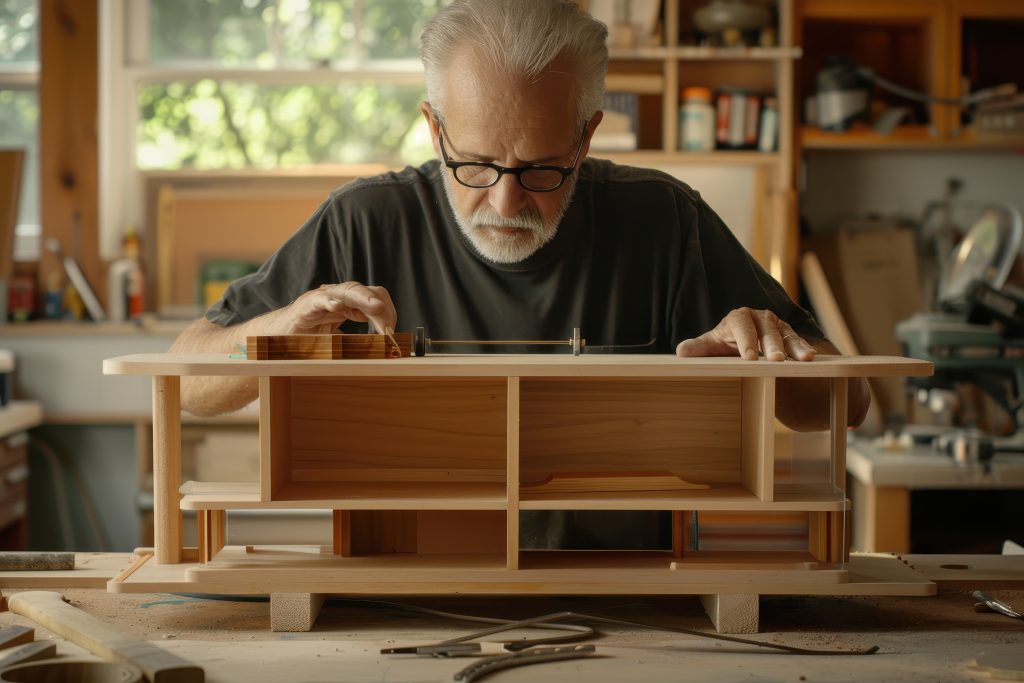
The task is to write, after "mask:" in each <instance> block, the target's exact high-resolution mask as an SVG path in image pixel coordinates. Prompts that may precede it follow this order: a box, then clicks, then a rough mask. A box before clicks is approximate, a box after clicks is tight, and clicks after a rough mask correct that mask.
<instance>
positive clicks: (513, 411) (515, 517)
mask: <svg viewBox="0 0 1024 683" xmlns="http://www.w3.org/2000/svg"><path fill="white" fill-rule="evenodd" d="M520 388H521V387H520V382H519V378H518V377H509V378H508V385H507V389H506V391H507V392H508V394H507V396H506V397H505V407H506V421H505V448H506V451H505V463H506V464H505V467H506V470H505V482H506V504H507V508H506V510H505V525H506V526H505V567H506V568H507V569H518V568H519V482H520V467H521V465H520V463H521V454H520V445H521V438H520V433H519V430H520V427H521V425H520V415H521V412H522V405H521V395H520Z"/></svg>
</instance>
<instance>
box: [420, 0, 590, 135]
mask: <svg viewBox="0 0 1024 683" xmlns="http://www.w3.org/2000/svg"><path fill="white" fill-rule="evenodd" d="M607 37H608V29H607V27H606V26H605V25H604V24H602V23H601V22H600V21H598V20H596V19H594V18H593V17H592V16H590V15H589V14H587V13H586V12H584V11H582V10H581V9H580V8H579V7H577V6H576V3H575V2H571V1H570V0H455V2H453V3H452V4H451V5H449V6H448V7H446V8H444V9H442V10H441V11H440V12H438V13H437V14H436V15H434V17H433V18H432V19H431V20H430V21H428V22H427V24H426V26H425V27H424V29H423V35H422V36H421V37H420V58H421V59H422V60H423V67H424V70H425V72H426V81H427V99H428V100H429V101H430V104H431V106H432V107H433V108H434V110H435V112H437V115H438V116H441V115H442V112H443V111H444V109H445V102H444V93H445V87H444V82H445V77H446V76H447V71H448V67H449V66H450V65H451V63H452V59H453V57H454V55H455V53H456V52H457V51H459V50H461V49H464V48H466V47H469V48H470V49H472V50H473V51H474V52H476V54H477V55H478V56H480V57H482V58H483V59H485V60H487V61H488V62H490V64H491V65H493V66H494V67H495V68H496V69H498V71H499V73H502V74H506V75H509V76H525V77H526V78H528V79H534V78H538V77H539V76H540V75H541V73H542V72H543V71H544V70H545V69H546V68H547V67H548V66H549V65H550V64H551V62H553V61H554V60H555V58H557V57H559V56H562V57H565V58H567V59H568V60H569V62H570V63H571V64H572V65H573V68H574V70H575V72H576V74H575V75H576V82H577V84H578V87H577V88H576V92H575V93H574V95H575V97H576V113H577V114H578V116H579V119H580V120H584V119H589V118H590V117H591V116H593V115H594V112H596V111H598V110H599V109H601V108H602V106H603V103H604V76H605V72H606V71H607V69H608V47H607V46H606V44H605V41H606V39H607Z"/></svg>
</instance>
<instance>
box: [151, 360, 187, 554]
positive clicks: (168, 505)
mask: <svg viewBox="0 0 1024 683" xmlns="http://www.w3.org/2000/svg"><path fill="white" fill-rule="evenodd" d="M180 486H181V380H180V379H179V378H178V377H168V376H156V377H154V378H153V528H154V531H153V539H154V544H155V545H156V560H157V562H160V563H161V564H174V563H177V562H181V510H180V508H179V499H180V497H179V495H178V488H179V487H180Z"/></svg>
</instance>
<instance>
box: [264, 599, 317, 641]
mask: <svg viewBox="0 0 1024 683" xmlns="http://www.w3.org/2000/svg"><path fill="white" fill-rule="evenodd" d="M325 597H326V596H325V595H323V594H322V593H271V594H270V630H271V631H276V632H288V633H298V632H305V631H309V630H311V629H312V628H313V624H315V623H316V618H317V615H319V614H320V608H321V607H322V606H323V604H324V598H325Z"/></svg>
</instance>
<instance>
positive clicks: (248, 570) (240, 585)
mask: <svg viewBox="0 0 1024 683" xmlns="http://www.w3.org/2000/svg"><path fill="white" fill-rule="evenodd" d="M300 550H301V549H300ZM663 555H664V557H662V558H659V557H647V558H635V559H631V560H630V562H629V563H628V564H627V568H628V569H629V571H628V574H624V573H623V572H624V569H623V567H622V566H618V567H612V568H580V567H578V566H565V567H562V568H546V569H537V570H534V569H520V570H518V571H514V572H510V571H508V570H507V569H506V568H505V558H504V557H503V556H500V555H497V556H486V555H476V556H468V555H467V556H442V555H430V556H424V557H417V556H410V555H401V554H398V555H395V554H393V555H387V556H383V555H378V556H374V557H359V558H336V557H333V556H332V555H330V553H329V552H328V553H326V554H325V553H322V552H321V549H320V548H313V549H310V550H309V551H308V552H299V551H298V550H296V549H288V550H284V549H281V550H274V549H257V550H256V551H255V552H252V553H246V552H245V549H244V548H239V547H232V546H229V547H227V548H225V549H224V551H223V552H222V553H221V554H220V556H219V557H218V558H217V559H216V560H215V561H214V562H213V563H211V564H210V565H206V566H204V567H200V566H199V565H183V566H171V565H160V564H157V563H155V562H152V561H150V562H147V563H145V564H144V565H143V566H142V567H141V568H140V569H139V570H138V571H136V572H134V573H133V574H132V575H131V576H130V577H128V578H127V579H126V580H125V581H121V582H116V583H114V582H112V583H111V584H110V586H109V590H110V591H111V592H115V593H150V592H182V591H184V592H190V591H202V592H209V593H213V594H237V593H239V592H254V593H259V592H272V591H273V590H277V589H285V588H287V591H286V592H307V593H318V592H319V593H336V592H338V590H339V586H344V592H345V593H346V594H351V595H373V594H380V595H385V594H386V595H403V594H404V595H417V594H424V595H426V594H430V595H445V594H451V593H471V594H478V595H484V594H490V595H513V594H527V595H562V594H564V595H621V594H622V591H623V581H624V578H623V577H624V576H628V581H629V592H630V594H636V595H707V594H715V593H718V594H733V593H752V592H756V593H758V594H761V595H793V594H801V595H880V596H881V595H917V596H924V595H934V594H935V588H936V587H935V584H934V583H933V582H931V581H929V580H927V579H925V578H924V577H922V576H921V575H920V574H918V573H917V572H915V571H914V570H912V569H910V568H909V567H907V566H906V565H905V564H904V563H903V562H900V561H899V560H898V559H897V558H896V557H894V556H892V555H864V554H856V553H855V554H853V555H851V557H850V563H849V565H848V571H847V572H838V574H839V575H840V576H841V575H842V574H845V575H846V577H847V580H846V581H845V582H836V581H832V582H827V583H826V582H824V581H823V580H822V578H821V577H822V576H823V575H824V573H825V572H837V571H838V570H827V569H826V570H817V571H814V572H809V571H807V570H806V569H803V570H794V571H796V572H799V573H800V574H801V575H808V574H812V573H813V574H814V577H812V578H813V579H815V581H813V582H809V581H803V582H801V581H799V580H794V579H793V578H792V576H791V574H792V573H793V572H779V571H778V570H765V571H764V573H763V577H761V578H759V579H758V580H757V581H754V582H751V578H752V576H751V574H750V573H749V572H746V575H745V576H744V572H745V570H742V569H741V570H728V569H727V570H722V569H721V568H720V567H718V566H715V565H709V566H711V567H712V568H711V569H706V570H703V571H687V572H685V573H683V574H680V572H678V571H671V570H670V569H669V568H668V559H669V558H668V554H667V553H665V554H663ZM325 558H326V559H325ZM625 559H627V560H629V558H625ZM618 561H619V562H620V564H622V563H624V562H625V560H624V559H623V558H618ZM341 564H344V565H345V567H344V568H343V567H342V566H341ZM182 570H184V571H182ZM838 578H839V576H837V579H838ZM740 579H743V581H741V580H740ZM268 589H269V590H268Z"/></svg>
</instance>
